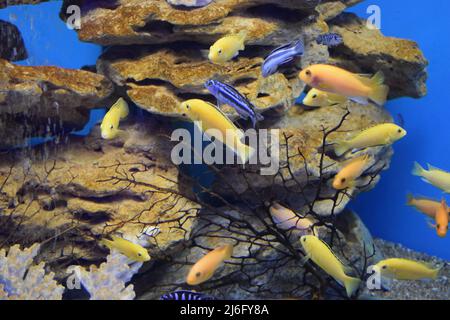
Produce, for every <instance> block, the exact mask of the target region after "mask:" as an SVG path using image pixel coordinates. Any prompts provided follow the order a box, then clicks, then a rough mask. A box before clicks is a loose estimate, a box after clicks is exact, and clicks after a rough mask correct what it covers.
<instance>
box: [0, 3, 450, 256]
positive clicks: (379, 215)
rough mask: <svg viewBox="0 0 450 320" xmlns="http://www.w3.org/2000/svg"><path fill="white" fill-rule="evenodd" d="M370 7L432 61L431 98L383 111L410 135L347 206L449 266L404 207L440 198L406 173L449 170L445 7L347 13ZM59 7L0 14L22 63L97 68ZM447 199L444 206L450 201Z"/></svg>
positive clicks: (448, 7) (448, 246) (443, 249)
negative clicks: (409, 201) (409, 199)
mask: <svg viewBox="0 0 450 320" xmlns="http://www.w3.org/2000/svg"><path fill="white" fill-rule="evenodd" d="M370 4H375V5H379V6H380V7H381V10H382V32H383V33H384V34H385V35H388V36H395V37H401V38H409V39H413V40H415V41H417V42H418V43H419V45H420V48H421V49H422V50H423V51H424V53H425V56H426V57H427V58H428V59H429V61H430V67H429V70H428V71H429V77H430V78H429V81H428V88H429V93H428V96H427V97H425V98H423V99H420V100H414V99H409V98H405V99H397V100H394V101H391V102H389V103H388V105H387V108H388V109H389V110H390V111H391V112H392V114H393V115H394V116H395V115H397V114H401V115H402V116H403V118H404V120H405V128H406V129H407V131H408V136H407V138H406V139H404V140H402V141H400V142H399V143H397V144H396V145H395V156H394V158H393V162H392V165H391V168H390V169H389V170H388V171H386V172H384V173H383V175H382V179H381V182H380V183H379V185H378V186H377V187H376V188H375V189H374V190H372V191H371V192H368V193H365V194H362V195H360V196H359V197H358V198H357V200H356V201H354V202H353V203H352V204H351V207H352V208H353V209H355V210H356V211H357V212H358V213H359V214H360V216H361V217H362V219H363V220H364V222H365V223H366V224H367V226H368V227H369V229H370V231H371V232H372V233H373V234H374V235H375V236H378V237H382V238H384V239H387V240H391V241H395V242H400V243H402V244H404V245H406V246H408V247H410V248H413V249H415V250H419V251H422V252H427V253H430V254H433V255H437V256H440V257H443V258H446V259H450V237H447V238H446V239H441V238H438V237H437V235H436V233H435V231H433V230H432V229H430V228H429V227H428V225H427V223H426V221H425V218H424V217H423V216H422V215H421V214H420V213H417V212H416V211H414V210H413V209H411V208H409V207H407V206H405V202H406V194H407V193H408V192H412V193H414V194H422V195H426V196H431V197H436V198H440V197H442V196H443V195H442V193H441V192H440V191H438V190H436V189H435V188H433V187H432V186H430V185H428V184H426V183H424V182H422V181H421V180H420V179H419V178H417V177H414V176H412V175H411V174H410V172H411V169H412V166H413V162H414V161H419V162H420V163H422V164H426V163H427V162H429V163H431V164H433V165H435V166H437V167H441V168H443V169H447V170H450V161H449V155H450V151H449V150H450V139H449V138H448V137H449V132H448V130H449V128H448V127H449V126H448V123H449V115H450V109H449V108H450V107H449V106H448V104H449V101H450V90H448V89H447V81H448V73H449V70H450V68H449V67H450V66H449V62H448V57H450V46H448V43H447V42H448V41H447V40H446V32H447V31H448V30H449V27H450V22H448V21H449V20H448V17H447V15H448V12H450V1H448V0H433V4H434V8H435V9H436V10H433V11H431V12H428V13H426V12H424V11H423V10H420V8H422V7H423V2H422V1H418V0H409V1H406V0H404V1H392V0H372V1H370V2H367V1H366V3H362V4H360V5H358V6H356V7H354V8H352V9H351V10H349V11H351V12H355V13H357V14H358V15H359V16H361V17H367V16H368V14H367V13H366V9H367V6H368V5H370ZM59 8H60V2H50V3H43V4H40V5H35V6H20V7H9V8H7V9H3V10H0V19H4V20H7V21H11V22H13V23H14V24H16V25H17V26H18V27H19V28H20V30H21V31H22V34H23V36H24V39H25V43H26V46H27V49H28V52H29V56H30V58H29V59H27V60H25V61H23V62H20V64H22V65H57V66H61V67H67V68H80V67H82V66H84V65H89V64H94V63H95V61H96V58H97V57H98V55H99V54H100V51H101V48H100V47H99V46H96V45H92V44H86V43H82V42H79V41H78V40H77V37H76V33H75V32H74V31H71V30H69V29H67V27H66V26H65V24H64V23H63V22H62V21H61V20H60V19H59V16H58V14H59ZM96 112H97V113H95V114H94V115H93V117H92V118H91V120H90V123H89V125H87V126H86V128H85V129H84V130H83V131H82V132H81V133H80V134H87V133H88V132H89V129H90V128H91V126H92V125H93V124H95V123H96V122H97V121H98V119H99V118H100V117H101V115H102V112H103V111H102V110H99V111H96ZM447 198H448V200H449V201H450V197H447Z"/></svg>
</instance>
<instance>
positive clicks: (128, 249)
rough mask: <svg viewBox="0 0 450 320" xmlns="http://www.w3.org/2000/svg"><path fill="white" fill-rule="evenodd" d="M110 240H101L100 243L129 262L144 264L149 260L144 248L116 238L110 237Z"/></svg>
mask: <svg viewBox="0 0 450 320" xmlns="http://www.w3.org/2000/svg"><path fill="white" fill-rule="evenodd" d="M111 239H112V240H108V239H102V240H100V242H101V243H102V244H104V245H105V246H107V247H108V248H109V249H116V250H117V251H119V252H120V253H121V254H123V255H124V256H126V257H128V258H129V259H131V260H134V261H137V262H145V261H149V260H150V255H149V254H148V251H147V249H145V248H144V247H142V246H140V245H138V244H136V243H133V242H131V241H128V240H125V239H122V238H119V237H116V236H111Z"/></svg>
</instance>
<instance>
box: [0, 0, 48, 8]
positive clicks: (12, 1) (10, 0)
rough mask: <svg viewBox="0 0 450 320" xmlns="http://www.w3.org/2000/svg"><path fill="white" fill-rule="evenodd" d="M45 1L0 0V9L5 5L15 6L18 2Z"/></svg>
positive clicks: (34, 2) (33, 2)
mask: <svg viewBox="0 0 450 320" xmlns="http://www.w3.org/2000/svg"><path fill="white" fill-rule="evenodd" d="M47 1H48V0H0V9H1V8H5V7H7V6H16V5H20V4H37V3H41V2H47Z"/></svg>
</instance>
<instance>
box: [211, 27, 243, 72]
mask: <svg viewBox="0 0 450 320" xmlns="http://www.w3.org/2000/svg"><path fill="white" fill-rule="evenodd" d="M246 36H247V33H246V32H245V31H241V32H239V34H235V35H228V36H225V37H223V38H220V39H219V40H217V41H216V42H215V43H214V44H213V45H212V46H211V47H210V48H209V55H208V59H209V60H210V61H211V62H213V63H217V64H222V63H225V62H227V61H230V60H231V59H233V58H234V57H236V56H237V55H238V54H239V51H240V50H244V49H245V38H246Z"/></svg>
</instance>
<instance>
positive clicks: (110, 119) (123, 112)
mask: <svg viewBox="0 0 450 320" xmlns="http://www.w3.org/2000/svg"><path fill="white" fill-rule="evenodd" d="M128 113H129V109H128V103H127V102H126V101H125V100H124V99H123V98H119V100H117V102H116V103H114V104H113V105H112V107H111V108H110V109H109V111H108V112H107V113H106V114H105V117H104V118H103V121H102V124H101V125H100V130H101V132H102V138H103V139H106V140H109V139H114V138H115V137H116V136H117V135H118V134H119V132H120V130H119V123H120V120H121V119H125V118H126V117H127V116H128Z"/></svg>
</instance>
